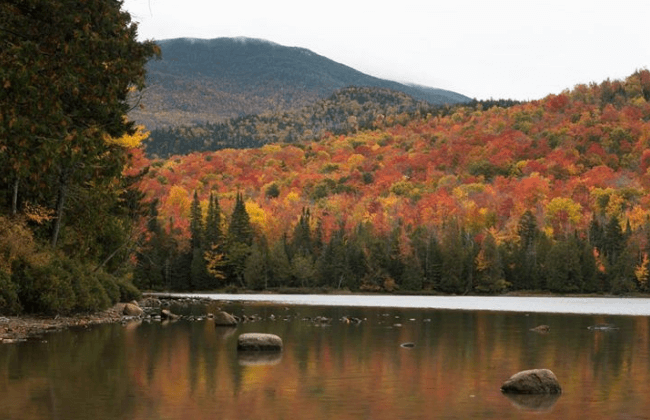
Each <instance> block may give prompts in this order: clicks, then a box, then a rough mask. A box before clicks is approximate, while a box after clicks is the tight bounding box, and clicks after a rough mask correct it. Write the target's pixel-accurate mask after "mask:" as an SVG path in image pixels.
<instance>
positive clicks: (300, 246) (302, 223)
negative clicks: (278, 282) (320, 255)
mask: <svg viewBox="0 0 650 420" xmlns="http://www.w3.org/2000/svg"><path fill="white" fill-rule="evenodd" d="M310 224H311V215H310V212H309V209H308V208H303V209H302V214H301V215H300V219H299V220H298V224H296V226H295V228H294V229H293V236H292V239H291V247H290V249H291V252H290V253H289V258H291V259H293V258H294V257H295V256H303V257H306V256H311V255H313V243H312V234H311V228H310Z"/></svg>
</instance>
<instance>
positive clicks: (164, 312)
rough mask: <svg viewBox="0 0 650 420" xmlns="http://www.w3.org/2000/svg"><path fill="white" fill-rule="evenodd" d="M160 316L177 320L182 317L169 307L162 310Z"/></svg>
mask: <svg viewBox="0 0 650 420" xmlns="http://www.w3.org/2000/svg"><path fill="white" fill-rule="evenodd" d="M160 318H161V319H168V320H170V321H175V320H177V319H179V318H180V315H176V314H174V313H172V311H170V310H169V309H163V310H162V311H160Z"/></svg>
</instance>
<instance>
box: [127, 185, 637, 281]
mask: <svg viewBox="0 0 650 420" xmlns="http://www.w3.org/2000/svg"><path fill="white" fill-rule="evenodd" d="M151 216H152V217H151V219H150V224H149V226H148V231H149V234H150V236H149V238H150V239H149V241H148V244H147V246H146V247H145V248H143V249H142V251H141V253H140V254H139V255H138V268H137V270H136V276H135V284H136V285H137V286H139V287H141V288H144V289H154V290H156V289H157V290H178V291H185V290H215V289H230V290H237V289H250V290H276V291H277V290H284V289H299V290H314V289H316V290H319V289H328V290H350V291H357V292H403V293H434V294H435V293H444V294H498V293H504V292H508V291H544V292H553V293H613V294H624V293H633V292H647V291H648V277H649V271H648V270H649V261H648V257H647V255H648V253H649V252H650V249H648V248H649V246H648V244H649V243H650V240H649V239H650V221H648V222H647V223H646V224H645V225H644V226H642V227H640V228H639V229H637V230H636V231H632V229H631V227H630V225H629V223H627V224H626V225H625V227H623V225H622V221H621V220H619V218H618V217H617V216H615V215H614V216H611V217H608V216H607V215H605V214H600V215H598V216H595V217H594V219H593V220H592V221H591V223H590V225H589V229H588V230H587V231H578V230H576V231H574V232H572V233H570V234H569V233H563V234H559V235H553V236H549V235H548V234H547V233H546V232H545V231H544V230H543V229H540V227H539V225H538V222H537V218H536V216H535V215H534V213H533V212H532V211H530V210H528V211H526V212H525V213H524V214H523V215H522V216H521V217H520V219H519V221H518V224H517V228H516V233H515V234H514V235H511V236H510V237H503V236H501V235H500V234H499V233H497V232H496V231H495V230H490V229H482V230H480V231H472V230H471V229H470V228H467V227H464V226H462V225H461V224H460V223H459V222H458V221H457V220H455V219H454V218H453V217H451V218H450V219H449V221H448V222H447V223H446V224H445V225H443V226H442V227H438V228H427V227H424V226H407V225H405V224H404V223H401V222H400V223H397V224H396V225H395V226H394V227H393V228H392V229H391V230H389V231H388V232H385V233H381V232H378V231H377V230H376V229H375V228H374V227H373V226H372V225H371V224H370V223H362V224H358V225H357V226H356V227H355V228H354V229H346V228H345V227H344V226H343V225H341V226H339V227H338V228H337V229H335V230H334V231H333V232H331V233H330V234H329V235H328V236H329V237H325V235H324V230H323V228H322V225H321V224H320V221H319V220H314V218H313V217H312V215H311V212H310V210H309V208H304V209H303V211H302V213H301V214H300V215H299V217H298V218H297V221H296V223H295V225H294V227H293V230H292V231H291V232H286V233H285V234H284V235H282V236H281V237H280V238H279V240H277V241H275V242H269V241H268V240H267V238H265V236H264V235H263V234H262V233H261V232H258V231H256V230H255V229H254V227H253V225H252V224H251V222H250V217H249V215H248V213H247V210H246V206H245V204H244V199H243V197H242V194H240V193H238V194H237V199H236V204H235V206H234V209H233V212H232V214H231V216H230V217H229V218H227V217H226V216H225V215H224V214H222V213H221V211H220V207H219V202H218V199H217V197H216V195H211V196H210V200H209V206H208V210H207V215H206V216H205V217H203V215H202V213H201V209H200V204H199V200H198V197H197V195H196V194H194V200H193V204H192V211H191V220H190V227H191V238H190V239H189V240H188V241H186V242H185V243H183V241H182V240H180V239H178V236H176V237H174V235H173V234H174V232H173V231H174V228H173V224H172V223H170V224H168V226H167V228H166V229H165V228H163V227H162V226H161V224H160V222H159V221H158V220H157V218H156V203H155V202H153V203H152V205H151Z"/></svg>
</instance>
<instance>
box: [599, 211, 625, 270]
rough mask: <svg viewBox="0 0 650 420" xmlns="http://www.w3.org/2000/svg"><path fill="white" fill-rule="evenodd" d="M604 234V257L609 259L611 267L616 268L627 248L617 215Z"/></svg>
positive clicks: (610, 221) (612, 218)
mask: <svg viewBox="0 0 650 420" xmlns="http://www.w3.org/2000/svg"><path fill="white" fill-rule="evenodd" d="M604 233H605V237H604V240H603V244H602V250H603V255H604V256H605V257H606V258H607V262H608V265H609V267H614V266H615V265H616V262H617V260H618V258H619V256H620V254H621V253H622V251H623V249H624V248H625V235H624V234H623V229H621V223H620V221H619V219H618V217H617V216H616V215H614V216H612V217H611V218H610V219H609V221H608V222H607V225H606V226H605V232H604Z"/></svg>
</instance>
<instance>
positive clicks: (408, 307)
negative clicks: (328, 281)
mask: <svg viewBox="0 0 650 420" xmlns="http://www.w3.org/2000/svg"><path fill="white" fill-rule="evenodd" d="M202 296H205V295H202ZM210 296H211V297H213V298H217V299H220V301H215V302H214V304H211V305H209V307H208V308H207V309H206V308H205V307H198V306H197V307H192V308H181V307H172V309H173V310H174V311H176V312H185V313H189V312H192V313H195V314H201V313H205V312H207V311H216V310H217V309H218V308H219V307H220V308H222V309H224V310H226V311H228V312H231V313H234V314H236V315H238V316H243V315H249V316H250V315H257V317H258V319H259V320H258V321H255V322H247V323H243V324H240V325H239V326H238V327H237V328H236V329H232V328H223V327H215V326H214V323H213V321H212V320H210V319H205V320H201V321H187V320H181V321H178V322H172V323H160V322H150V323H148V322H131V323H126V324H125V325H121V324H112V325H100V326H94V327H91V328H88V329H70V330H67V331H64V332H59V333H53V334H49V335H46V336H44V337H42V338H41V339H38V340H30V341H27V342H23V343H18V344H5V345H2V346H0V419H11V420H14V419H16V420H17V419H93V420H99V419H133V420H138V419H223V420H226V419H289V418H291V419H486V418H493V419H520V418H531V419H533V418H534V419H576V418H581V417H586V418H589V419H590V420H595V419H644V418H650V398H649V397H648V396H649V395H650V358H649V355H650V352H649V349H650V323H649V318H648V316H649V315H650V300H648V299H614V298H593V299H592V298H514V297H507V298H484V297H480V298H477V297H471V298H470V297H420V296H418V297H406V296H356V295H354V296H309V295H283V296H273V295H210ZM317 317H326V318H328V319H331V321H318V322H315V321H314V320H315V319H317ZM344 317H354V318H357V319H359V320H360V322H359V323H356V322H350V323H348V322H344V321H343V320H344V319H345V318H344ZM603 323H609V324H613V325H615V327H616V328H615V329H610V330H593V329H589V327H590V326H593V325H597V324H603ZM540 324H546V325H549V326H550V327H551V329H550V332H548V333H546V334H543V333H536V332H533V331H530V329H531V328H533V327H535V326H538V325H540ZM245 332H266V333H273V334H277V335H278V336H280V337H281V338H282V340H283V342H284V350H283V351H282V352H281V353H279V354H262V355H259V356H256V355H250V354H238V353H237V350H236V342H237V337H238V335H239V334H242V333H245ZM405 343H412V345H414V347H403V346H402V344H405ZM531 368H548V369H551V370H552V371H553V372H554V373H555V374H556V376H557V377H558V379H559V381H560V383H561V385H562V387H563V393H562V395H560V396H559V397H556V398H535V397H533V398H528V399H522V398H518V399H515V398H511V397H508V396H506V395H503V394H502V393H501V392H500V390H499V389H500V386H501V384H502V383H503V382H504V381H505V380H506V379H508V377H509V376H510V375H512V374H514V373H516V372H518V371H520V370H525V369H531Z"/></svg>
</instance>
